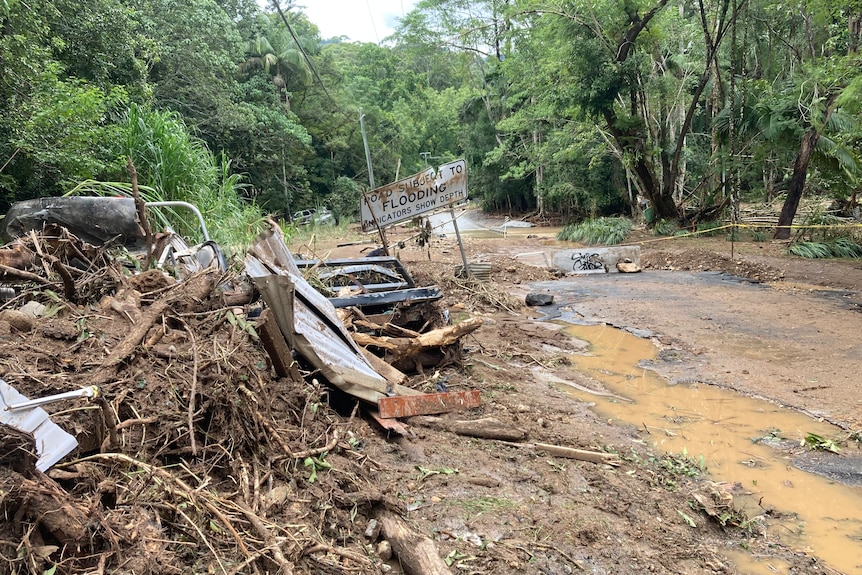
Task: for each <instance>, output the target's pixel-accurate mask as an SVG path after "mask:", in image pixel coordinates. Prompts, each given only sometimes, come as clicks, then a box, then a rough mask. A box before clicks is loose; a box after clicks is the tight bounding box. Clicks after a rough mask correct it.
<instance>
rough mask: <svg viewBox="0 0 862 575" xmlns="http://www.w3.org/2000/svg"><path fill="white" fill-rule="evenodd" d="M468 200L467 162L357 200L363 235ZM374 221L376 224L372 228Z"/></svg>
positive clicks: (378, 190) (373, 192)
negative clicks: (378, 227)
mask: <svg viewBox="0 0 862 575" xmlns="http://www.w3.org/2000/svg"><path fill="white" fill-rule="evenodd" d="M466 199H467V162H465V161H464V160H456V161H454V162H449V163H448V164H443V165H442V166H440V168H439V169H438V170H437V173H436V174H435V173H434V168H428V169H427V170H425V171H424V172H419V173H418V174H413V175H412V176H410V177H409V178H404V179H403V180H398V181H397V182H393V183H391V184H388V185H385V186H382V187H380V188H376V189H374V190H372V191H370V192H366V193H365V195H364V197H363V198H361V199H360V200H359V202H360V213H361V216H362V231H365V232H368V231H371V230H374V229H375V228H376V227H377V226H380V227H381V228H382V227H385V226H388V225H391V224H394V223H397V222H401V221H404V220H409V219H410V218H412V217H414V216H418V215H419V214H422V213H425V212H430V211H431V210H434V209H437V208H442V207H446V206H447V205H450V204H453V203H455V202H458V201H461V200H466ZM375 220H376V221H377V224H376V225H375Z"/></svg>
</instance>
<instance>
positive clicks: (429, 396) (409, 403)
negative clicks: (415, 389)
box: [377, 389, 482, 419]
mask: <svg viewBox="0 0 862 575" xmlns="http://www.w3.org/2000/svg"><path fill="white" fill-rule="evenodd" d="M480 405H482V398H481V397H480V395H479V391H478V390H476V389H474V390H471V391H448V392H444V393H424V394H422V395H409V396H396V397H382V398H380V399H378V400H377V409H378V411H379V412H380V417H382V418H384V419H386V418H396V417H410V416H412V415H433V414H435V413H448V412H450V411H461V410H464V409H470V408H471V407H479V406H480Z"/></svg>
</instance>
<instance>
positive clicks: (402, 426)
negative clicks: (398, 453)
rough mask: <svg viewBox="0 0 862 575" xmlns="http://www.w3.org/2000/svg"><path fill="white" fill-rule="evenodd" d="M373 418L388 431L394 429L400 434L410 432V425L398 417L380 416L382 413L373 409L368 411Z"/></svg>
mask: <svg viewBox="0 0 862 575" xmlns="http://www.w3.org/2000/svg"><path fill="white" fill-rule="evenodd" d="M368 414H369V415H370V416H371V418H372V419H373V420H374V421H376V422H377V423H378V425H380V427H382V428H383V429H385V430H387V431H393V432H395V433H397V434H398V435H407V434H409V433H410V426H409V425H407V424H406V423H404V422H403V421H398V420H397V419H392V418H386V417H380V414H379V413H378V412H376V411H374V410H373V409H372V410H370V411H369V412H368Z"/></svg>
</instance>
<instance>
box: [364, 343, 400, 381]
mask: <svg viewBox="0 0 862 575" xmlns="http://www.w3.org/2000/svg"><path fill="white" fill-rule="evenodd" d="M361 349H362V355H364V356H365V359H367V360H368V363H370V364H371V367H372V368H374V371H376V372H377V373H379V374H380V375H382V376H383V378H384V379H385V380H386V383H388V384H389V385H392V386H396V385H401V384H403V383H404V382H405V381H407V376H406V375H405V374H404V373H402V372H401V371H399V370H398V369H395V368H394V367H392V366H391V365H389V364H388V363H386V362H385V361H383V360H382V359H380V358H379V357H377V356H376V355H374V354H373V353H371V352H370V351H368V350H367V349H365V348H361Z"/></svg>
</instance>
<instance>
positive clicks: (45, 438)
mask: <svg viewBox="0 0 862 575" xmlns="http://www.w3.org/2000/svg"><path fill="white" fill-rule="evenodd" d="M76 393H77V394H78V395H70V394H60V395H59V396H56V395H55V396H51V397H47V398H42V399H41V400H30V399H28V398H27V397H25V396H23V395H21V394H20V393H18V391H17V390H16V389H15V388H14V387H12V386H11V385H9V384H8V383H6V382H5V381H4V380H2V379H0V398H2V400H3V410H2V411H0V423H2V424H3V425H8V426H9V427H12V428H14V429H17V430H18V431H21V432H23V433H28V434H31V435H32V436H33V439H34V440H35V442H36V455H38V459H37V461H36V469H38V470H39V471H43V472H44V471H47V470H48V469H50V468H51V466H52V465H54V464H55V463H57V462H58V461H60V460H61V459H62V458H64V457H65V456H66V455H68V454H69V453H71V452H72V451H73V450H74V449H75V448H76V447H78V441H77V440H76V439H75V436H73V435H71V434H69V433H67V432H65V431H64V430H63V429H62V428H61V427H60V426H59V425H57V424H56V423H54V422H53V421H51V420H50V419H49V417H48V412H46V411H45V410H44V409H42V408H41V407H38V405H42V404H43V403H48V402H50V401H59V400H60V399H68V398H71V397H82V396H83V397H86V395H81V392H72V394H76ZM60 396H63V397H60ZM58 397H59V398H60V399H58ZM89 397H92V395H90V396H89Z"/></svg>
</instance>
